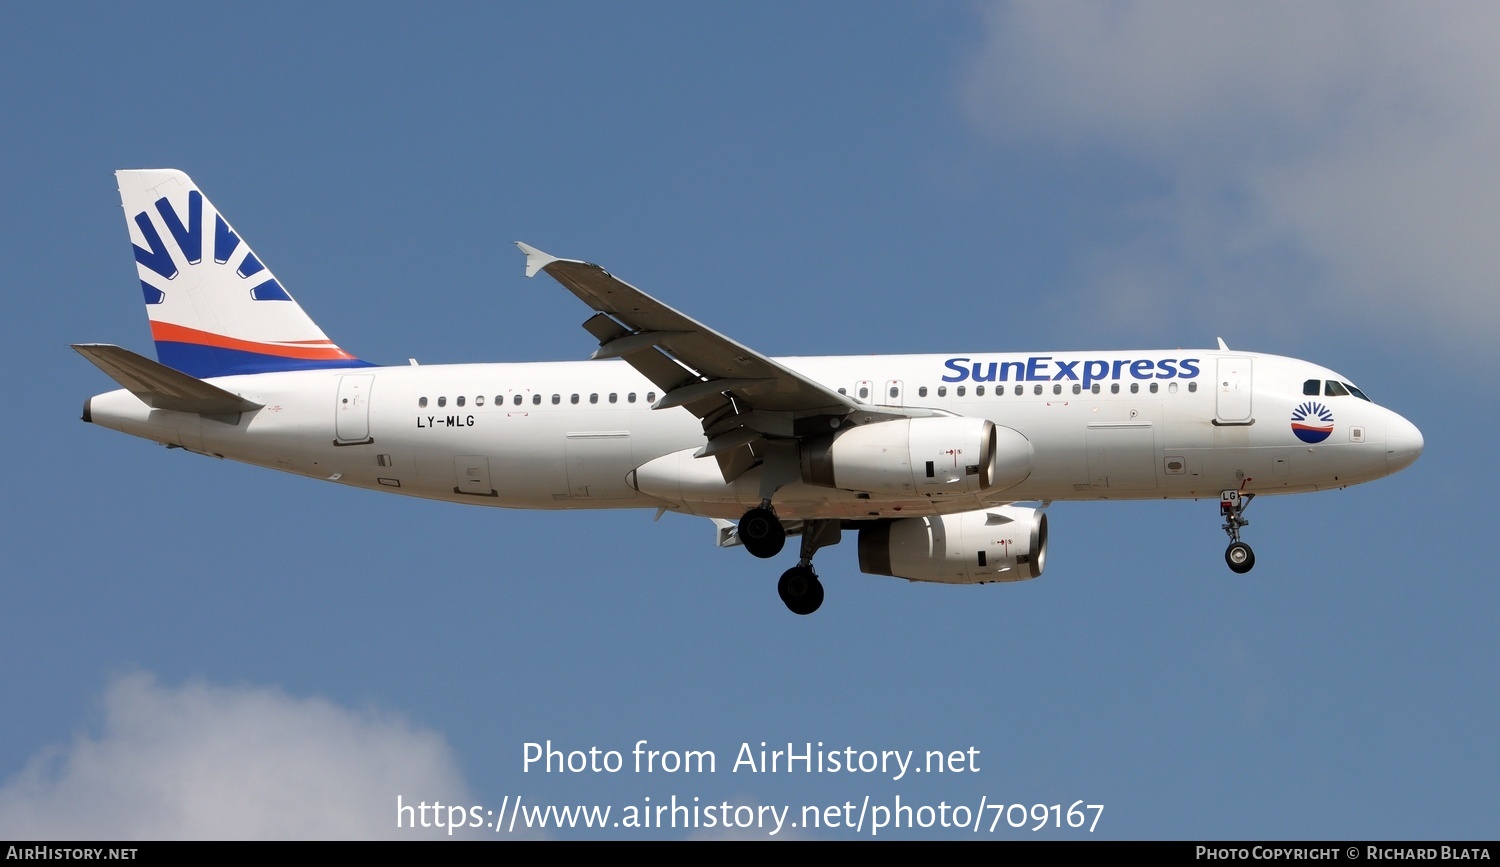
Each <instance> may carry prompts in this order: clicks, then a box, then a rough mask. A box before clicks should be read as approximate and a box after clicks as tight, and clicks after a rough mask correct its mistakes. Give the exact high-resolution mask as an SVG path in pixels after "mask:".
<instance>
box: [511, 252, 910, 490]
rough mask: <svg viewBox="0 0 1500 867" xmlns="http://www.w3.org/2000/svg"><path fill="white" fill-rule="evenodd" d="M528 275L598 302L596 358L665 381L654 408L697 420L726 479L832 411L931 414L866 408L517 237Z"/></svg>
mask: <svg viewBox="0 0 1500 867" xmlns="http://www.w3.org/2000/svg"><path fill="white" fill-rule="evenodd" d="M516 246H517V247H519V248H521V252H523V253H525V254H526V276H528V277H533V276H535V275H536V274H537V272H539V271H545V272H547V274H549V275H550V276H551V277H552V278H553V279H555V280H556V281H557V282H559V283H561V284H562V285H563V286H564V287H566V288H567V289H568V291H570V292H572V293H573V294H574V295H576V296H578V298H579V299H580V300H581V301H583V303H585V304H587V305H589V307H591V308H593V309H594V310H596V311H598V312H597V313H596V314H595V315H594V316H593V317H591V318H590V319H589V320H588V321H586V322H585V323H584V324H583V327H584V328H585V329H586V330H587V331H588V332H589V333H590V334H592V335H593V336H594V337H595V338H596V339H597V340H598V341H599V348H598V349H597V350H595V352H594V354H593V356H592V357H594V358H621V359H623V360H624V361H626V362H627V363H629V364H630V365H631V366H633V367H635V368H636V369H637V370H639V371H640V372H641V373H642V374H643V375H644V376H645V377H646V378H647V379H649V380H651V381H652V382H653V383H655V384H656V385H657V386H659V387H660V388H661V389H662V396H661V398H660V399H659V400H658V401H657V402H656V403H655V404H654V408H656V409H666V408H668V407H676V406H680V407H683V408H685V409H687V410H688V411H689V412H691V413H692V414H693V415H695V416H697V417H698V418H699V419H701V420H702V421H703V430H704V435H705V437H707V440H708V442H707V443H706V444H705V445H704V447H703V448H702V449H700V450H699V452H698V456H699V457H708V456H714V457H717V458H718V459H719V465H720V469H721V470H723V473H724V477H725V479H726V480H731V479H733V478H734V477H735V476H738V475H739V474H740V473H742V472H744V471H745V470H747V469H749V468H750V467H752V466H754V465H755V464H756V463H759V460H760V450H761V449H762V448H763V447H764V441H765V440H766V439H798V438H801V437H803V436H810V435H815V434H826V433H828V431H829V430H830V428H831V427H832V426H831V425H830V424H829V421H831V420H837V421H841V420H843V419H845V418H847V417H849V416H851V415H854V414H858V415H859V416H860V419H859V420H860V421H861V422H866V421H876V420H881V419H885V418H897V417H909V416H913V415H927V414H932V411H930V410H921V409H914V408H901V407H878V408H877V407H872V406H868V405H866V404H862V403H860V402H858V401H856V400H854V399H853V398H851V397H849V396H847V395H843V394H839V393H838V392H837V391H835V390H833V389H831V388H829V387H827V386H825V385H823V384H822V383H818V382H814V381H813V380H811V379H809V378H807V377H805V376H803V375H802V374H800V373H797V372H796V371H794V370H791V369H789V368H787V367H785V366H784V365H782V364H779V363H778V362H776V361H775V360H773V359H771V358H768V357H767V356H765V355H762V354H761V353H759V352H756V351H755V350H753V349H751V348H749V347H747V346H745V345H744V344H742V343H739V342H738V341H735V340H732V339H731V338H729V337H726V336H725V335H723V334H720V333H719V332H717V331H715V330H713V329H712V328H709V327H708V326H706V325H704V324H702V323H700V322H698V321H696V320H694V319H692V318H691V317H689V316H687V315H685V314H683V313H681V312H679V311H677V310H674V309H673V308H671V307H669V306H667V305H666V304H663V303H661V302H660V301H658V300H656V299H655V298H652V297H651V296H650V295H647V294H646V293H645V292H642V291H641V290H639V289H637V288H635V287H634V286H631V285H630V284H629V283H626V282H625V281H623V280H621V279H619V278H618V277H615V276H614V275H612V274H610V273H609V272H608V271H606V270H604V269H603V268H601V267H599V266H598V265H594V264H591V263H589V262H582V261H578V260H574V259H559V258H557V257H556V256H551V255H548V254H547V253H544V252H542V251H541V250H538V249H536V248H535V247H532V246H529V245H527V244H522V243H520V242H517V243H516Z"/></svg>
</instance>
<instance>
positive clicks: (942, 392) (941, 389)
mask: <svg viewBox="0 0 1500 867" xmlns="http://www.w3.org/2000/svg"><path fill="white" fill-rule="evenodd" d="M947 396H948V386H946V385H940V386H938V397H947Z"/></svg>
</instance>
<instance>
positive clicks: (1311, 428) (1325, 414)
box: [1292, 400, 1333, 444]
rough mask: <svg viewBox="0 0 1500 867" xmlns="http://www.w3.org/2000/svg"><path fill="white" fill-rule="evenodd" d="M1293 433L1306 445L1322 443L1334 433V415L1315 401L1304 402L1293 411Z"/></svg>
mask: <svg viewBox="0 0 1500 867" xmlns="http://www.w3.org/2000/svg"><path fill="white" fill-rule="evenodd" d="M1292 433H1294V434H1296V435H1297V439H1299V440H1302V441H1303V442H1305V443H1308V444H1313V443H1320V442H1322V441H1323V440H1326V439H1328V437H1329V435H1330V434H1332V433H1333V413H1332V412H1330V411H1329V410H1328V407H1326V406H1324V405H1323V404H1321V403H1316V402H1314V401H1310V400H1309V401H1304V402H1303V403H1300V404H1298V405H1297V408H1296V409H1294V410H1292Z"/></svg>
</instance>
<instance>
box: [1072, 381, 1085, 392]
mask: <svg viewBox="0 0 1500 867" xmlns="http://www.w3.org/2000/svg"><path fill="white" fill-rule="evenodd" d="M1082 392H1083V386H1081V385H1079V384H1078V383H1076V382H1075V383H1073V393H1074V394H1081V393H1082Z"/></svg>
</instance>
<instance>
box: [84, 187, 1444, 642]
mask: <svg viewBox="0 0 1500 867" xmlns="http://www.w3.org/2000/svg"><path fill="white" fill-rule="evenodd" d="M116 177H117V180H118V183H119V189H120V198H121V203H122V205H123V206H124V209H125V217H126V222H127V224H128V227H129V232H130V240H131V243H132V246H133V248H134V252H135V261H136V270H137V272H138V276H139V279H140V289H141V292H142V293H143V295H144V300H145V304H146V314H147V317H148V319H149V320H150V323H151V336H152V338H153V340H154V342H155V344H156V360H154V361H153V360H151V359H149V358H146V357H144V356H142V355H139V354H137V353H134V352H131V351H129V350H127V349H123V348H121V347H119V346H114V345H108V344H77V345H75V346H74V348H75V349H76V350H77V351H78V352H79V353H81V354H82V355H83V356H84V357H85V358H87V359H88V360H89V361H91V362H93V363H94V364H95V365H97V366H98V367H99V369H101V370H102V371H104V373H105V374H107V375H108V376H109V377H111V378H112V379H113V380H115V381H116V382H117V383H118V384H119V385H120V386H122V388H121V389H119V390H116V391H111V392H107V393H104V394H100V395H96V396H94V397H92V398H89V399H88V401H87V403H86V404H85V405H84V410H83V419H84V421H88V422H92V423H94V424H98V425H102V426H104V427H108V428H112V429H114V430H118V431H122V432H124V433H127V434H132V435H134V436H138V437H142V438H145V439H148V440H153V441H155V442H158V443H162V444H164V445H167V446H169V447H174V448H181V449H183V450H186V451H190V452H195V453H198V454H203V455H210V456H213V457H217V458H228V459H230V460H236V461H243V462H246V463H250V464H256V465H259V466H263V467H269V468H271V469H277V470H283V471H286V472H290V473H296V474H299V475H305V476H310V477H312V478H317V479H324V480H327V481H332V482H337V483H338V484H342V485H352V486H355V487H361V488H367V489H369V490H372V491H385V492H389V493H396V494H405V495H408V496H415V497H426V498H431V499H437V500H447V501H450V502H457V503H469V504H473V505H481V506H501V507H508V508H517V509H621V508H647V509H655V510H657V513H658V515H660V514H661V513H662V512H680V513H683V514H688V515H697V516H702V517H704V518H709V519H712V521H713V522H714V525H715V536H716V539H717V542H718V544H719V545H721V546H725V547H730V546H743V547H744V548H745V549H746V550H747V551H749V552H750V553H751V554H752V555H754V556H756V557H761V558H767V559H769V558H774V557H777V556H779V555H780V554H781V552H782V551H783V549H784V547H785V545H786V542H787V540H788V539H795V540H796V545H797V549H796V563H795V564H794V565H792V566H791V568H789V569H787V570H786V571H785V572H784V573H783V574H782V576H781V579H780V582H779V584H778V591H779V593H780V596H781V599H782V601H783V602H784V603H785V604H786V606H787V608H789V609H790V610H791V611H793V612H795V613H797V614H810V613H812V612H813V611H816V610H817V609H818V607H819V606H820V605H821V604H822V602H823V595H824V591H823V585H822V582H821V581H820V580H819V578H818V575H817V573H816V572H815V571H814V569H813V556H814V554H815V553H816V552H817V551H818V550H819V549H821V548H824V547H827V546H829V545H833V544H836V543H837V542H839V541H840V540H841V539H842V537H843V534H844V533H845V532H850V533H853V534H855V536H856V538H857V540H858V548H859V568H860V570H861V571H862V572H865V573H867V574H874V575H889V576H894V577H898V578H906V579H908V580H911V581H933V582H940V583H946V584H984V583H989V582H997V581H1020V580H1025V579H1028V578H1035V577H1037V576H1039V575H1041V574H1042V571H1043V568H1044V567H1045V565H1046V556H1047V545H1048V538H1047V515H1046V512H1045V508H1046V507H1047V506H1048V505H1050V504H1051V503H1053V502H1055V501H1059V500H1133V499H1162V498H1165V499H1177V498H1190V499H1205V498H1213V499H1217V501H1218V503H1219V512H1220V516H1221V518H1222V519H1223V524H1222V529H1223V530H1224V532H1225V533H1226V534H1227V535H1228V537H1229V546H1228V548H1227V549H1226V550H1225V554H1224V556H1225V560H1226V561H1227V563H1228V565H1229V568H1230V569H1232V570H1234V571H1235V572H1240V573H1243V572H1248V571H1249V570H1250V568H1251V567H1252V566H1254V564H1255V555H1254V553H1253V552H1252V551H1251V549H1250V546H1249V545H1248V544H1246V543H1245V542H1244V541H1243V540H1242V538H1241V532H1242V530H1243V529H1244V527H1245V526H1246V524H1247V523H1248V521H1247V520H1246V519H1245V510H1246V508H1247V507H1248V506H1249V504H1250V502H1251V501H1252V500H1253V499H1254V498H1255V497H1256V496H1258V495H1260V494H1291V493H1301V492H1308V491H1318V490H1326V489H1330V488H1342V487H1345V486H1348V485H1352V484H1357V483H1359V482H1366V481H1370V480H1372V479H1378V478H1380V477H1382V476H1386V475H1389V474H1391V473H1394V472H1396V471H1397V470H1400V469H1402V468H1404V467H1406V466H1408V465H1410V464H1411V463H1412V462H1413V461H1414V460H1416V459H1417V456H1418V455H1420V454H1421V452H1422V446H1423V440H1422V434H1421V433H1420V432H1419V431H1418V430H1417V428H1416V427H1415V426H1414V425H1412V423H1411V422H1409V421H1407V420H1406V419H1404V418H1402V417H1401V416H1400V415H1398V414H1396V413H1395V412H1392V411H1391V410H1389V409H1386V408H1384V407H1381V406H1379V405H1377V404H1375V403H1374V402H1372V401H1371V400H1370V399H1369V398H1368V397H1367V396H1366V395H1365V394H1364V392H1363V391H1361V390H1360V389H1358V388H1356V387H1355V386H1354V384H1353V383H1352V382H1351V381H1350V379H1349V378H1348V377H1346V376H1343V375H1341V374H1339V373H1336V372H1334V371H1332V370H1329V369H1327V368H1325V367H1321V366H1319V365H1316V364H1312V363H1309V362H1306V361H1299V360H1297V359H1293V358H1284V357H1279V356H1274V355H1265V354H1259V353H1253V352H1242V351H1235V350H1231V349H1229V348H1228V347H1227V346H1226V345H1225V344H1224V342H1223V341H1222V340H1220V341H1219V342H1218V346H1217V347H1216V348H1213V349H1201V350H1180V349H1174V350H1137V351H1130V352H1118V351H1100V352H1023V353H1014V352H960V353H941V354H932V355H870V356H857V357H800V358H770V357H767V356H765V355H762V354H761V353H759V352H756V351H755V350H754V349H751V348H749V347H748V346H745V345H744V344H741V343H739V342H737V341H736V340H734V339H732V338H730V337H728V336H725V335H723V334H721V333H719V332H718V331H715V330H713V329H711V328H709V327H708V326H705V325H703V324H701V323H699V322H697V321H695V320H693V319H691V318H689V317H688V316H686V315H685V314H683V313H681V312H679V311H677V310H675V309H673V308H672V307H669V306H667V305H666V304H663V303H662V302H660V301H658V300H656V299H655V298H652V297H651V296H649V295H647V294H645V293H644V292H642V291H640V290H639V289H636V288H635V287H634V286H631V285H630V284H628V283H625V282H624V281H622V280H620V279H619V278H617V277H615V276H614V275H612V274H610V273H609V272H607V271H605V270H604V269H603V268H600V267H599V266H598V265H593V264H589V263H587V262H583V261H578V260H573V259H561V258H558V257H555V256H551V255H548V254H546V253H543V252H542V251H540V250H538V249H536V248H535V247H531V246H528V245H526V244H518V245H517V246H518V247H519V248H520V250H521V252H522V253H523V254H524V255H525V273H526V275H527V276H528V277H529V276H534V275H536V274H539V273H545V274H547V275H548V276H549V277H551V278H553V279H554V280H556V281H557V282H558V283H560V284H561V285H562V286H563V287H564V288H566V289H567V290H568V291H570V292H571V293H573V294H574V295H575V296H577V297H578V299H579V300H580V301H582V302H583V303H584V304H585V305H586V306H587V307H589V308H590V309H592V310H593V311H594V313H593V315H592V316H590V317H589V318H588V319H587V320H586V321H585V322H584V323H583V327H584V329H585V330H586V331H587V332H588V334H589V335H590V336H591V337H592V338H593V340H594V341H595V342H597V344H598V348H597V349H595V350H594V351H593V354H592V357H591V359H590V360H580V361H569V362H541V363H505V364H454V365H446V364H445V365H417V364H416V363H415V362H413V363H410V364H405V365H398V366H379V365H374V364H371V363H368V362H366V361H363V360H361V359H359V358H357V357H356V356H354V355H352V354H350V353H349V352H347V351H345V350H344V349H342V348H341V347H340V346H338V345H337V344H336V343H334V342H333V341H332V340H330V339H329V338H328V336H327V335H326V334H324V332H323V331H322V330H321V329H320V328H319V327H318V326H317V325H316V324H315V323H314V322H313V321H312V319H311V318H309V317H308V316H307V314H306V313H304V312H303V310H302V308H301V307H300V306H299V305H298V304H297V302H296V301H294V300H293V299H292V296H291V294H290V293H289V292H287V290H286V289H285V288H284V287H283V286H282V284H281V282H280V281H279V280H278V279H277V278H276V277H275V276H274V275H273V274H272V272H271V270H270V269H269V268H268V267H267V266H266V264H265V263H264V261H263V260H262V259H261V258H260V257H259V256H258V255H256V253H255V252H254V251H252V250H251V248H250V246H249V245H248V244H247V243H246V242H245V240H244V238H243V237H242V236H241V235H240V234H239V232H238V231H236V230H235V228H234V227H233V226H232V225H231V224H230V223H229V222H228V220H226V219H225V218H224V216H223V215H222V214H221V213H220V212H219V211H218V210H217V209H216V208H215V207H214V206H213V205H212V204H211V203H210V202H209V201H208V199H207V198H206V197H204V195H203V194H202V192H201V191H200V190H199V189H198V187H197V186H196V185H195V184H194V183H193V181H192V180H191V179H190V178H189V177H188V176H187V175H185V174H183V173H182V172H179V171H175V170H171V169H158V170H141V171H121V172H118V173H117V175H116Z"/></svg>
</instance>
